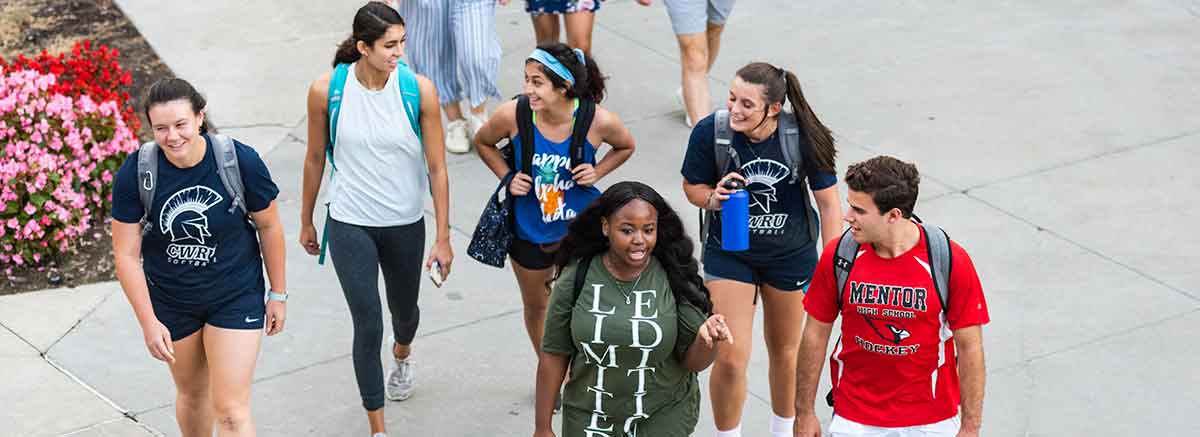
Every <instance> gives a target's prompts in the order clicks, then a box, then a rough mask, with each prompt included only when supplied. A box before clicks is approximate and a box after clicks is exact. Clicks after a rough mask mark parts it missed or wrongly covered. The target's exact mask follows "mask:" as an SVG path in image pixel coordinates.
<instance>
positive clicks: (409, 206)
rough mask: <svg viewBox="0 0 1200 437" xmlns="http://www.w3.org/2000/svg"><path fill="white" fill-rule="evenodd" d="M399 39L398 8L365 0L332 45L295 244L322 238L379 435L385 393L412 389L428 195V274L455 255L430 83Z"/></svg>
mask: <svg viewBox="0 0 1200 437" xmlns="http://www.w3.org/2000/svg"><path fill="white" fill-rule="evenodd" d="M404 42H405V28H404V20H403V19H402V18H401V17H400V15H399V14H398V13H397V12H396V10H395V9H392V8H390V7H388V6H387V5H385V4H383V3H380V2H370V3H368V4H367V5H365V6H363V7H362V8H360V9H359V10H358V13H357V14H356V15H355V17H354V29H353V33H352V34H351V36H350V37H349V38H347V39H346V40H345V41H344V42H343V43H342V44H341V45H340V46H339V47H338V51H337V54H336V55H335V57H334V61H333V65H334V67H335V69H334V72H331V73H326V74H324V75H322V76H321V77H319V78H317V80H316V81H314V82H313V84H312V86H311V87H310V88H309V90H308V152H307V157H306V160H305V164H304V193H303V203H302V205H301V210H300V211H301V212H300V223H301V228H300V229H301V231H300V244H301V245H302V246H304V249H305V250H306V251H307V252H308V253H309V254H310V255H318V254H320V255H322V256H323V255H324V253H323V251H324V249H325V248H324V245H325V244H324V243H326V242H327V243H328V246H329V253H330V255H331V256H332V257H333V264H334V269H335V270H336V271H337V276H338V281H339V282H340V283H341V286H342V292H343V293H344V294H345V295H346V303H347V305H348V306H349V309H350V315H351V319H352V320H353V322H354V333H353V334H354V348H353V358H354V373H355V376H356V379H357V381H358V389H359V394H360V396H361V397H362V402H363V407H364V408H365V409H366V410H367V420H368V422H369V423H370V427H371V432H372V435H373V436H375V437H379V436H383V435H385V434H384V433H385V429H384V416H383V404H384V399H385V398H386V399H391V400H405V399H407V398H408V397H409V396H410V395H411V394H412V390H413V381H414V380H413V361H412V359H411V357H410V356H409V353H410V347H411V344H412V341H413V337H414V336H415V333H416V329H417V325H418V322H419V320H420V309H419V308H418V307H417V295H418V291H419V290H420V285H421V284H420V282H421V276H422V275H421V261H422V260H421V257H422V249H423V245H422V244H412V243H413V242H414V241H424V240H425V224H424V211H423V207H422V206H423V205H424V195H425V193H426V192H431V193H432V195H433V205H434V210H435V217H436V221H437V225H436V233H437V236H436V240H435V242H434V244H433V247H432V249H430V255H429V257H428V258H427V259H426V260H425V262H424V266H425V269H426V270H429V269H431V268H432V269H434V270H435V272H436V275H437V276H441V277H442V278H444V277H445V276H446V275H448V274H449V273H450V264H451V262H452V261H453V259H454V254H453V252H452V250H451V249H450V225H449V197H450V189H449V182H448V180H447V175H446V162H445V147H444V144H443V135H442V124H441V120H442V116H441V113H440V108H439V107H438V95H437V90H436V89H435V88H434V86H433V83H432V82H431V81H430V80H429V79H427V78H425V77H424V76H418V75H415V74H414V73H413V72H412V70H410V69H409V67H408V65H407V64H406V63H405V62H404V61H403V60H401V56H402V55H403V53H404ZM343 81H344V82H343ZM331 83H332V84H333V85H334V86H333V89H331V87H330V84H331ZM339 84H340V87H339ZM331 93H332V94H333V97H334V98H333V99H332V100H331V99H330V94H331ZM418 95H419V96H420V97H419V100H418V99H417V98H416V96H418ZM339 102H340V103H339ZM331 109H333V111H331ZM331 118H332V119H333V121H332V123H331V120H330V119H331ZM412 118H416V119H417V121H419V123H412V122H411V121H413V120H412ZM422 133H423V135H422ZM422 138H423V139H424V140H422ZM331 139H332V144H333V145H334V146H336V147H329V149H331V150H332V153H330V154H329V155H330V156H331V157H332V159H331V160H330V161H331V162H330V164H331V167H333V171H332V172H331V176H330V178H331V180H332V181H331V184H330V188H329V189H328V190H327V191H328V193H327V195H326V198H327V201H328V213H327V217H326V227H325V232H323V233H322V234H323V235H321V237H322V238H324V240H319V239H318V234H317V230H316V227H315V226H314V225H313V211H314V209H315V206H316V200H317V192H318V191H319V190H320V188H321V179H322V176H323V174H324V170H325V163H326V156H327V155H326V153H327V143H330V140H331ZM431 188H432V189H431ZM322 259H323V258H322ZM380 271H382V273H383V277H384V284H385V287H386V289H387V290H386V292H387V302H388V309H389V310H390V312H391V314H392V336H393V342H394V343H393V345H392V348H391V349H392V354H393V355H394V360H393V361H394V364H393V366H392V371H391V374H390V375H389V376H388V378H387V382H386V384H383V385H381V384H380V382H381V381H383V380H384V378H383V365H382V363H381V362H380V359H379V348H380V346H381V344H382V342H383V329H382V328H383V320H382V319H383V311H382V308H381V304H380V299H379V286H378V279H377V278H378V277H379V273H380Z"/></svg>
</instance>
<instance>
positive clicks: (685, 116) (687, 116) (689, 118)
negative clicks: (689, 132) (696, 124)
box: [675, 87, 692, 127]
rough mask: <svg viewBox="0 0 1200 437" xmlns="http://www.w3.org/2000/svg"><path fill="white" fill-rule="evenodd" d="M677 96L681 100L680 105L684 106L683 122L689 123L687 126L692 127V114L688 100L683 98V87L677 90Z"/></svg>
mask: <svg viewBox="0 0 1200 437" xmlns="http://www.w3.org/2000/svg"><path fill="white" fill-rule="evenodd" d="M675 98H676V99H678V100H679V106H682V107H683V122H684V123H687V127H692V116H691V114H688V110H687V100H684V99H683V87H679V89H676V90H675Z"/></svg>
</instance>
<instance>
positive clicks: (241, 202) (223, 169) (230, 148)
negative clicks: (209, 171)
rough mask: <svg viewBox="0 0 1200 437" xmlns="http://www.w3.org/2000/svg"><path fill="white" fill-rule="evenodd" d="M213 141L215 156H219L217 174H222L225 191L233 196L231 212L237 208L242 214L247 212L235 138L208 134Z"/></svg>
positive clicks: (244, 188) (244, 187) (230, 206)
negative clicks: (234, 142)
mask: <svg viewBox="0 0 1200 437" xmlns="http://www.w3.org/2000/svg"><path fill="white" fill-rule="evenodd" d="M208 137H209V138H212V142H213V156H214V157H216V158H217V175H219V176H221V184H223V185H225V192H227V193H229V195H230V196H233V202H231V204H230V205H229V213H230V214H233V212H234V211H235V210H237V209H241V210H242V214H245V213H247V209H246V186H245V185H243V184H242V170H241V168H239V167H238V159H237V148H236V147H235V146H234V144H233V139H232V138H229V136H228V135H221V134H212V135H209V136H208Z"/></svg>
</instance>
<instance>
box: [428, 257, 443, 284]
mask: <svg viewBox="0 0 1200 437" xmlns="http://www.w3.org/2000/svg"><path fill="white" fill-rule="evenodd" d="M429 279H430V280H431V281H433V285H434V286H436V287H438V288H441V287H442V282H445V281H446V279H445V277H444V276H442V263H439V262H437V261H436V260H435V261H434V262H433V266H432V267H430V269H429Z"/></svg>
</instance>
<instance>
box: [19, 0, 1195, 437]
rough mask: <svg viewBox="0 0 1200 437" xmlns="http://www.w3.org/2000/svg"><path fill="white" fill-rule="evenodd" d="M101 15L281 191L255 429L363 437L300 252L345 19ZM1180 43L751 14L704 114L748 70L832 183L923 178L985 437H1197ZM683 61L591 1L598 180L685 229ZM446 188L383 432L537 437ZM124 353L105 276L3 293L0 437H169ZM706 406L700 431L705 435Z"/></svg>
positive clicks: (513, 331) (1180, 7) (345, 341)
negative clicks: (782, 73) (610, 123)
mask: <svg viewBox="0 0 1200 437" xmlns="http://www.w3.org/2000/svg"><path fill="white" fill-rule="evenodd" d="M116 3H117V4H118V5H119V6H120V7H121V8H122V10H124V11H125V12H126V14H128V15H129V17H130V18H131V19H132V20H133V21H134V23H135V24H136V25H137V26H138V28H139V29H140V30H141V31H142V33H143V34H144V35H145V36H146V38H147V40H149V41H150V43H151V45H152V46H153V47H154V48H155V50H157V51H158V53H159V55H160V56H161V57H162V59H163V60H164V61H165V62H166V63H167V64H168V65H170V66H171V68H172V69H173V70H174V71H175V72H177V73H178V74H179V75H181V76H182V77H184V78H186V79H188V80H190V81H192V82H193V83H194V84H196V86H197V87H198V88H200V90H201V91H202V92H204V93H206V95H207V96H208V98H209V109H210V111H209V114H210V116H211V118H212V120H213V121H214V122H215V123H216V124H217V125H218V126H220V127H221V128H222V131H223V132H225V133H229V134H232V135H234V136H235V137H237V138H239V139H241V140H243V141H244V142H246V143H249V144H252V145H254V146H255V147H256V148H258V150H259V152H260V153H262V154H263V155H264V156H265V157H266V160H267V162H268V164H269V166H270V168H271V172H272V174H273V176H274V177H275V180H276V182H277V183H278V184H279V186H280V188H281V190H282V193H281V195H280V198H279V199H280V209H281V213H282V217H283V219H284V224H285V226H286V229H287V237H286V238H287V242H288V251H289V252H288V255H289V258H288V276H289V277H288V283H289V284H290V288H291V290H289V291H290V292H291V293H292V296H293V300H292V301H291V303H290V304H289V307H290V312H289V322H288V328H287V331H286V332H285V333H283V334H281V335H279V336H276V337H272V338H268V339H266V340H265V341H264V343H263V345H264V346H263V351H262V354H261V359H260V362H259V366H258V370H257V373H256V384H255V387H254V413H255V420H256V421H257V426H258V429H259V434H260V435H265V436H280V435H287V436H294V435H315V436H366V435H368V432H367V426H366V421H365V420H364V415H363V411H362V409H361V407H360V403H359V399H358V394H357V389H356V387H355V384H354V380H353V370H352V365H351V362H350V356H349V353H350V338H351V327H350V320H349V314H348V313H347V310H346V305H345V302H344V299H343V297H342V295H341V291H340V288H339V287H338V285H337V280H336V278H335V276H334V273H333V270H332V268H329V267H324V268H319V267H316V263H315V260H314V259H313V258H311V257H309V256H307V255H305V254H303V251H302V250H300V248H299V246H298V245H297V244H295V241H296V240H297V231H298V223H299V217H298V211H299V186H300V176H301V167H302V159H303V151H304V147H305V141H306V136H307V135H306V125H305V122H306V120H305V112H304V97H305V90H306V89H307V86H308V84H309V83H310V82H311V81H312V80H313V79H314V78H316V77H317V76H318V75H319V74H320V73H322V72H324V71H326V70H327V69H328V68H329V61H330V59H332V56H333V51H334V47H335V45H336V43H337V42H338V41H340V40H342V39H344V38H345V37H346V36H347V35H348V33H349V30H350V29H349V25H350V22H351V18H352V16H353V12H354V10H355V9H357V7H358V6H359V5H360V4H359V3H358V2H316V1H307V2H285V1H278V0H264V1H254V2H246V1H229V0H214V1H210V2H171V3H170V5H169V6H164V4H163V3H162V2H154V1H149V0H118V1H117V2H116ZM513 3H516V4H514V5H510V6H508V7H507V8H501V9H500V10H499V12H498V13H497V17H496V21H497V27H498V29H499V32H500V37H501V41H502V46H503V48H504V50H505V56H504V61H503V63H502V66H501V73H500V82H501V83H500V85H501V92H502V94H504V95H511V94H515V93H517V92H519V90H520V80H521V70H520V66H521V64H522V59H523V58H524V56H525V55H526V54H527V53H528V52H529V50H530V49H532V47H533V41H532V30H531V29H530V25H529V20H528V17H527V16H526V15H525V14H524V12H523V10H522V7H521V4H520V3H521V2H516V1H514V2H513ZM1197 41H1200V3H1196V2H1195V1H1188V0H1144V1H1140V2H1134V3H1132V4H1131V3H1130V2H1083V1H1062V0H1054V1H1045V2H1033V1H1026V2H929V1H909V2H903V3H895V4H879V3H878V2H833V1H807V2H799V1H786V2H784V1H771V0H742V1H739V2H738V3H737V6H736V7H735V9H734V11H733V14H732V16H731V18H730V22H729V25H728V28H727V31H726V34H725V38H724V45H723V46H722V52H721V56H720V58H719V60H718V61H717V63H716V65H715V66H714V67H713V70H712V74H711V83H712V85H713V87H714V88H713V94H714V96H715V97H714V98H715V101H717V102H719V101H721V100H722V99H723V98H724V95H725V92H726V91H725V90H726V89H727V86H728V82H729V80H730V79H731V78H732V76H733V73H734V71H736V70H737V68H739V67H740V66H742V65H744V64H745V63H747V62H750V61H754V60H768V61H770V62H773V63H775V64H778V65H782V66H785V67H787V68H789V69H792V70H793V71H795V72H796V74H797V75H798V76H799V77H800V78H801V80H802V81H803V82H804V86H805V91H806V96H807V98H808V99H809V100H810V101H811V102H812V106H813V107H814V109H815V110H816V111H817V113H818V114H819V115H820V116H821V118H822V120H823V121H824V122H825V124H827V125H828V126H830V128H831V129H833V130H834V132H835V134H836V135H837V138H838V140H839V145H838V147H839V151H840V156H839V158H838V162H839V165H840V167H841V168H842V169H844V168H845V166H846V165H848V164H849V163H852V162H855V161H858V160H861V159H864V158H867V157H870V156H873V155H876V154H881V153H886V154H892V155H896V156H899V157H902V158H905V159H910V160H914V161H915V162H916V163H917V164H918V166H919V168H920V169H921V171H922V173H923V176H924V177H923V184H922V187H923V190H922V197H921V202H920V204H919V205H918V207H917V209H918V214H919V215H920V216H921V217H923V218H925V219H927V220H929V221H931V222H935V223H938V224H940V225H943V226H944V227H945V228H946V229H947V230H948V231H949V232H950V234H951V236H953V237H954V238H955V239H956V240H957V241H959V242H960V243H961V244H962V245H963V246H964V247H966V248H967V250H968V251H970V252H971V255H972V257H973V258H974V261H975V265H976V267H977V268H978V270H979V272H980V276H981V277H982V280H983V284H984V288H985V292H986V294H987V298H988V303H989V306H990V309H991V317H992V323H991V325H989V326H988V327H987V328H986V329H985V343H986V351H987V364H988V391H987V398H986V401H985V415H984V435H989V436H1062V435H1087V436H1126V435H1194V434H1197V433H1200V431H1197V427H1196V426H1195V425H1194V424H1192V420H1190V419H1191V418H1190V415H1191V414H1192V412H1193V411H1196V410H1197V409H1200V372H1198V371H1196V370H1195V369H1194V367H1195V366H1194V365H1195V363H1197V362H1200V354H1198V353H1197V352H1196V350H1195V349H1194V348H1191V347H1187V346H1186V345H1188V344H1191V341H1193V340H1192V339H1193V338H1195V337H1196V336H1197V334H1200V289H1198V288H1197V287H1196V285H1195V284H1196V283H1197V282H1198V281H1200V269H1197V268H1196V266H1197V265H1200V255H1196V254H1192V253H1190V251H1188V249H1187V248H1190V247H1194V246H1197V245H1200V235H1198V234H1196V233H1194V232H1190V231H1189V229H1191V228H1192V227H1193V226H1194V223H1196V222H1197V220H1200V205H1198V204H1197V203H1196V202H1195V201H1194V199H1195V198H1196V194H1195V193H1196V192H1197V191H1200V178H1198V177H1197V176H1196V172H1195V171H1194V169H1195V168H1197V167H1200V85H1198V83H1200V82H1197V81H1196V78H1197V77H1200V44H1197V43H1196V42H1197ZM676 50H677V49H676V46H675V42H674V38H673V36H672V34H671V30H670V24H669V21H668V19H667V17H666V13H665V11H664V9H663V7H662V5H661V1H659V2H655V5H654V6H653V7H650V8H645V7H641V6H638V5H637V4H636V3H635V2H633V1H630V0H624V1H621V0H612V1H608V2H605V3H604V6H603V8H602V10H601V11H600V13H599V14H598V19H597V26H596V30H595V37H594V52H595V58H596V59H597V61H598V63H599V64H600V65H601V67H602V68H603V69H604V72H605V74H607V75H608V76H610V79H609V82H608V83H609V89H610V93H609V97H608V99H607V100H606V101H605V102H604V105H605V106H606V107H608V108H609V109H612V110H613V111H615V112H616V113H617V114H619V115H620V116H621V117H622V119H623V120H624V121H625V122H626V123H627V124H628V125H629V127H630V129H631V130H632V131H633V134H634V136H635V137H636V138H637V140H638V151H637V153H636V154H635V156H634V158H633V159H631V160H630V161H629V162H628V163H627V164H626V165H625V166H624V167H622V168H621V169H620V170H619V171H617V172H616V173H615V174H613V175H610V176H609V177H608V178H607V179H606V180H605V181H603V182H602V185H605V186H607V185H609V184H611V183H613V182H615V181H619V180H623V179H638V180H641V181H644V182H646V183H649V184H651V185H653V186H655V187H657V188H658V189H659V190H660V191H661V192H662V193H663V194H664V195H665V196H666V197H667V198H668V200H669V201H671V202H672V204H673V205H674V206H675V207H676V208H678V209H680V210H681V211H685V212H687V211H691V210H692V209H691V207H690V206H689V205H688V204H687V203H686V201H685V200H684V198H683V195H682V192H681V190H680V189H679V183H680V177H679V175H678V171H677V169H678V163H679V162H681V160H682V155H683V148H684V147H685V144H686V140H687V135H688V132H689V131H688V129H686V128H685V127H684V126H683V122H682V113H681V111H680V108H679V107H678V103H676V101H675V97H674V93H675V89H676V88H677V86H678V85H676V83H677V82H678V80H677V78H678V70H679V64H678V55H677V52H676ZM1130 172H1137V173H1139V174H1142V176H1136V175H1134V176H1122V175H1123V174H1124V173H1130ZM450 174H451V176H450V182H451V191H452V199H453V203H452V205H453V207H452V213H451V224H452V226H453V229H454V235H453V237H452V243H453V246H454V249H455V251H456V254H457V256H458V257H457V261H458V262H457V263H455V269H454V272H453V275H452V276H451V278H450V280H449V282H448V283H447V284H446V286H445V287H443V288H440V289H437V288H433V287H431V286H428V283H427V282H426V283H424V284H423V285H424V286H426V288H425V289H424V290H422V293H423V294H422V297H421V307H422V313H423V317H422V327H421V330H420V332H419V338H418V340H417V341H416V343H415V357H416V359H417V360H418V366H419V367H418V372H419V373H418V378H419V379H418V383H419V388H418V391H417V394H416V395H415V396H414V397H413V398H412V399H411V400H408V401H406V402H403V403H389V405H388V410H387V417H388V424H389V429H390V430H391V432H392V435H400V436H410V435H411V436H452V437H453V436H476V435H488V436H492V435H501V436H527V435H529V434H530V433H531V432H532V429H533V426H532V421H533V408H532V387H533V373H534V366H535V364H536V363H535V358H534V356H533V353H532V351H531V348H530V345H529V344H528V340H527V339H526V336H525V333H524V328H523V325H522V322H521V303H520V297H519V295H518V292H517V291H516V284H515V281H514V279H513V277H512V273H511V272H509V271H502V270H499V269H494V268H490V267H486V266H483V265H481V264H479V263H477V262H475V261H473V260H470V259H469V258H468V257H467V256H466V244H467V242H468V240H469V236H470V232H471V230H472V229H473V228H474V224H475V221H476V219H477V218H478V216H479V213H480V211H481V209H482V207H483V204H484V200H485V199H486V197H487V195H488V194H490V190H491V189H492V187H494V186H495V178H494V177H493V176H491V174H490V172H487V171H486V170H485V169H484V166H483V165H482V164H481V163H480V162H479V160H478V158H476V157H475V156H474V155H461V156H457V155H456V156H451V157H450ZM842 192H843V193H844V186H843V191H842ZM429 209H430V210H432V208H431V207H430V208H429ZM685 216H687V217H690V216H691V215H690V214H685ZM428 221H430V222H431V221H432V220H428ZM688 224H689V226H694V223H688ZM429 230H430V231H432V229H429ZM693 231H694V229H693ZM1172 248H1174V249H1172ZM1181 248H1182V250H1180V249H1181ZM140 334H141V333H140V330H139V329H138V326H137V324H136V322H135V320H134V318H133V315H132V311H131V310H130V308H129V305H128V303H126V301H125V299H124V296H123V295H122V294H121V292H120V289H119V287H118V286H117V285H116V284H115V283H106V284H95V285H91V286H87V287H80V288H77V289H63V290H50V291H42V292H35V293H28V294H23V295H15V296H5V297H0V369H2V371H0V404H2V405H4V406H5V408H3V411H2V412H0V436H43V435H47V436H51V435H72V436H89V437H92V436H146V435H168V436H175V435H178V430H177V428H176V425H175V423H174V408H173V405H172V402H173V398H174V392H173V386H172V384H171V380H170V376H169V374H168V372H167V370H166V368H165V367H164V366H162V365H161V364H159V363H158V362H157V361H154V360H153V359H152V358H150V357H149V356H148V354H147V353H146V351H145V348H144V346H143V345H142V338H141V335H140ZM754 341H755V355H754V357H753V359H752V362H751V369H750V392H751V393H750V397H749V399H748V401H747V403H746V411H745V416H744V417H745V419H744V422H743V429H744V430H745V431H746V435H747V436H762V435H766V434H767V433H766V431H767V430H766V425H767V420H768V418H769V417H770V416H769V415H770V406H769V393H770V392H769V390H768V384H767V377H766V376H767V371H766V354H765V349H764V346H763V343H762V340H761V338H760V337H759V338H755V339H754ZM827 384H828V383H827V382H826V383H825V385H826V386H827ZM705 387H707V383H705ZM823 390H825V388H822V393H823ZM704 397H705V398H706V401H705V402H706V403H705V406H704V407H703V410H702V411H703V417H702V418H701V426H700V427H699V428H698V429H697V433H696V435H698V436H709V435H712V434H713V431H712V428H711V423H712V422H711V417H710V415H709V413H708V406H707V398H708V394H707V393H705V396H704ZM818 414H819V415H820V416H821V417H828V415H829V411H828V409H822V410H820V411H819V413H818ZM1188 430H1192V431H1188Z"/></svg>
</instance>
